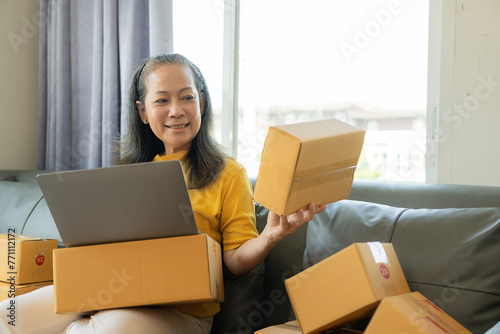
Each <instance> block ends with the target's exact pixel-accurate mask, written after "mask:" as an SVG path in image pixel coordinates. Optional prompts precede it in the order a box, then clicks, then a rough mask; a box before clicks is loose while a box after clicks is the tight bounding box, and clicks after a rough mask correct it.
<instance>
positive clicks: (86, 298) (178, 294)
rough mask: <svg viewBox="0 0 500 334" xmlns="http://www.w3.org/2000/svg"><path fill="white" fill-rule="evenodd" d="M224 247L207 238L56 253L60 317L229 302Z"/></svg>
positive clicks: (61, 250)
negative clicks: (148, 306)
mask: <svg viewBox="0 0 500 334" xmlns="http://www.w3.org/2000/svg"><path fill="white" fill-rule="evenodd" d="M223 289H224V285H223V281H222V260H221V249H220V245H219V243H217V242H216V241H215V240H213V239H212V238H210V237H209V236H207V235H205V234H198V235H190V236H183V237H172V238H162V239H152V240H140V241H130V242H120V243H113V244H101V245H93V246H82V247H71V248H62V249H56V250H54V297H55V303H54V304H55V305H54V307H55V312H56V313H73V312H86V311H94V310H101V309H110V308H118V307H128V306H142V305H163V304H179V303H194V302H208V301H223V299H224V290H223Z"/></svg>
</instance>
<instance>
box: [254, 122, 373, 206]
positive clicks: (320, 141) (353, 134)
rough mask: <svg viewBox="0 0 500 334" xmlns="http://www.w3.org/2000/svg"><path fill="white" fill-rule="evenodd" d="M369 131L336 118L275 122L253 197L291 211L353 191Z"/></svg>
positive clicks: (323, 202)
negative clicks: (278, 123)
mask: <svg viewBox="0 0 500 334" xmlns="http://www.w3.org/2000/svg"><path fill="white" fill-rule="evenodd" d="M364 137H365V131H364V130H360V129H358V128H356V127H354V126H352V125H349V124H347V123H344V122H341V121H339V120H336V119H330V120H321V121H314V122H305V123H297V124H288V125H282V126H276V127H270V128H269V131H268V133H267V137H266V141H265V143H264V149H263V151H262V158H261V163H260V169H259V174H258V176H257V180H256V183H255V191H254V200H255V201H256V202H257V203H259V204H261V205H262V206H264V207H266V208H268V209H269V210H271V211H273V212H275V213H277V214H280V215H289V214H291V213H295V212H297V210H299V209H300V208H304V209H305V208H306V207H307V205H308V204H309V202H314V203H315V204H316V205H320V204H327V203H331V202H335V201H338V200H341V199H346V198H347V197H348V196H349V193H350V191H351V187H352V181H353V178H354V171H355V169H356V165H357V164H358V160H359V155H360V153H361V149H362V147H363V141H364Z"/></svg>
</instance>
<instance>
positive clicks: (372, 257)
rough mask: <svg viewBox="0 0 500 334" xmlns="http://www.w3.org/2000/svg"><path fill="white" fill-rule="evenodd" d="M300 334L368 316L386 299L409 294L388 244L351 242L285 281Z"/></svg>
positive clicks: (337, 325)
mask: <svg viewBox="0 0 500 334" xmlns="http://www.w3.org/2000/svg"><path fill="white" fill-rule="evenodd" d="M285 285H286V289H287V292H288V296H289V297H290V301H291V303H292V307H293V310H294V312H295V316H296V318H297V320H298V321H299V324H300V327H301V329H302V331H303V332H304V333H307V334H308V333H319V332H321V331H325V330H327V329H333V328H341V327H345V326H346V325H347V324H349V323H352V322H354V321H356V320H359V319H361V318H364V317H366V316H369V315H371V314H372V313H373V312H374V311H375V308H376V307H377V305H378V304H379V303H380V301H381V300H382V299H383V298H384V297H387V296H393V295H400V294H404V293H409V292H410V289H409V287H408V284H407V282H406V279H405V277H404V274H403V271H402V269H401V266H400V264H399V261H398V259H397V257H396V253H395V252H394V248H393V247H392V244H387V243H379V242H370V243H355V244H353V245H351V246H349V247H346V248H345V249H343V250H341V251H340V252H338V253H336V254H334V255H332V256H330V257H328V258H326V259H325V260H323V261H321V262H319V263H317V264H316V265H314V266H312V267H310V268H308V269H306V270H304V271H303V272H301V273H299V274H297V275H295V276H293V277H291V278H289V279H287V280H286V281H285Z"/></svg>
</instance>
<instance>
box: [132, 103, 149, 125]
mask: <svg viewBox="0 0 500 334" xmlns="http://www.w3.org/2000/svg"><path fill="white" fill-rule="evenodd" d="M135 105H136V107H137V112H139V117H140V118H141V121H142V123H144V124H148V115H147V114H146V109H144V107H143V106H142V104H141V102H139V101H135Z"/></svg>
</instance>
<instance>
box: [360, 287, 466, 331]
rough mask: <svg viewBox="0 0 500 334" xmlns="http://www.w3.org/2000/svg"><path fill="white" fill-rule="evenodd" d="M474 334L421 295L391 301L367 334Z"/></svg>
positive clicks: (380, 309)
mask: <svg viewBox="0 0 500 334" xmlns="http://www.w3.org/2000/svg"><path fill="white" fill-rule="evenodd" d="M379 333H387V334H399V333H407V334H434V333H454V334H466V333H471V332H470V331H468V330H467V329H466V328H464V326H462V325H460V324H459V323H458V322H457V321H456V320H455V319H453V318H452V317H450V316H449V315H448V314H446V313H445V312H444V311H443V310H441V309H440V308H439V307H437V306H436V305H434V304H433V303H432V302H431V301H430V300H428V299H427V298H425V297H424V296H422V294H420V293H419V292H412V293H409V294H404V295H400V296H393V297H387V298H384V300H382V303H380V306H379V307H378V308H377V310H376V311H375V314H374V315H373V317H372V319H371V320H370V323H369V324H368V327H367V328H366V331H365V334H379Z"/></svg>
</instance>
